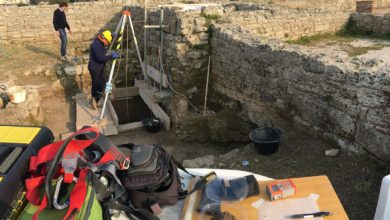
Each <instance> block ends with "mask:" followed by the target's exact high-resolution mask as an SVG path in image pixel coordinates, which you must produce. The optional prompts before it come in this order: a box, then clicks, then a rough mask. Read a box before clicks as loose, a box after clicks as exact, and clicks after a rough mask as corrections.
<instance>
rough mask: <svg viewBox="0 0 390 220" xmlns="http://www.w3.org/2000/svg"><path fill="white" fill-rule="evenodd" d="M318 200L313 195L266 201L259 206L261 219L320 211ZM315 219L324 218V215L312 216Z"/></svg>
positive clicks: (320, 219) (280, 219) (281, 219)
mask: <svg viewBox="0 0 390 220" xmlns="http://www.w3.org/2000/svg"><path fill="white" fill-rule="evenodd" d="M319 211H320V210H319V208H318V205H317V201H316V200H314V199H313V198H311V197H306V198H298V199H286V200H277V201H272V202H269V201H264V203H263V204H262V205H260V206H259V207H258V212H259V218H258V219H259V220H285V219H290V220H291V218H288V216H291V215H296V214H305V213H313V212H319ZM311 219H313V220H322V217H317V218H311Z"/></svg>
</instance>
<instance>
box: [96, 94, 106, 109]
mask: <svg viewBox="0 0 390 220" xmlns="http://www.w3.org/2000/svg"><path fill="white" fill-rule="evenodd" d="M104 99H105V98H104V96H103V97H102V98H101V99H99V101H98V103H97V107H99V108H100V107H103V105H104Z"/></svg>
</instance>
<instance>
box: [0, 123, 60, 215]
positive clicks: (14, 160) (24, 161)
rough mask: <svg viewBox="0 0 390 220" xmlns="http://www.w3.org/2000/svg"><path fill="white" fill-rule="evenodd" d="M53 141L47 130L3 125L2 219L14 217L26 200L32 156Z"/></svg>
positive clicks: (0, 140) (0, 162)
mask: <svg viewBox="0 0 390 220" xmlns="http://www.w3.org/2000/svg"><path fill="white" fill-rule="evenodd" d="M53 140H54V136H53V133H52V132H51V131H50V130H49V129H48V128H46V127H23V126H6V125H0V219H9V218H14V217H15V212H17V211H18V206H20V204H21V199H22V198H23V197H24V181H25V179H26V177H28V169H29V161H30V157H31V156H32V155H36V154H37V152H38V150H39V149H40V148H41V147H43V146H46V145H48V144H50V143H52V142H53Z"/></svg>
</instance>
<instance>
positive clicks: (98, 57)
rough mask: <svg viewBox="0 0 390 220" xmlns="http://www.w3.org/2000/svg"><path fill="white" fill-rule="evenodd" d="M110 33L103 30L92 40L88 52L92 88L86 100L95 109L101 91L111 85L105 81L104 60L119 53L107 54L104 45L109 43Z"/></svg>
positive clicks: (110, 39) (109, 90) (108, 90)
mask: <svg viewBox="0 0 390 220" xmlns="http://www.w3.org/2000/svg"><path fill="white" fill-rule="evenodd" d="M111 41H112V33H111V32H110V31H108V30H107V31H103V33H102V34H99V35H98V36H97V38H96V39H95V40H94V41H93V42H92V44H91V48H90V52H89V63H88V70H89V73H90V74H91V79H92V88H91V96H89V97H88V101H89V103H90V105H91V108H92V109H96V107H97V104H98V103H99V100H100V98H101V97H102V95H103V91H106V92H111V89H112V85H111V84H110V83H109V82H107V84H106V79H105V77H104V67H105V66H106V62H107V61H109V60H112V59H116V58H118V57H119V54H118V53H116V52H112V53H111V54H109V55H107V49H106V47H107V46H108V45H109V44H111Z"/></svg>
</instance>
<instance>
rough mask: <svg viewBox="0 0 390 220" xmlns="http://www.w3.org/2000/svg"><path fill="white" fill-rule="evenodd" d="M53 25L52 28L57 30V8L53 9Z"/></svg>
mask: <svg viewBox="0 0 390 220" xmlns="http://www.w3.org/2000/svg"><path fill="white" fill-rule="evenodd" d="M53 26H54V30H56V31H58V10H55V11H54V15H53Z"/></svg>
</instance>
